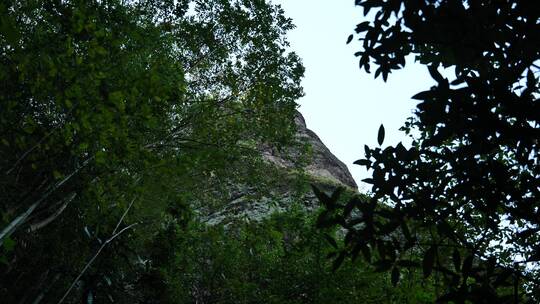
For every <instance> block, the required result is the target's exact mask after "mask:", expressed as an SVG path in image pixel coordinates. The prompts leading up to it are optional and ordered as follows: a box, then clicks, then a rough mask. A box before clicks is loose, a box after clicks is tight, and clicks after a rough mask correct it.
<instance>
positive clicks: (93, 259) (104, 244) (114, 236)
mask: <svg viewBox="0 0 540 304" xmlns="http://www.w3.org/2000/svg"><path fill="white" fill-rule="evenodd" d="M138 224H139V223H133V224H131V225H129V226H127V227H124V228H123V229H122V230H120V231H119V232H118V233H116V234H114V235H112V236H111V237H110V238H108V239H107V240H106V241H105V242H104V243H103V244H102V245H101V247H99V249H98V251H97V252H96V253H95V254H94V256H93V257H92V258H91V259H90V260H89V261H88V263H86V265H85V266H84V268H83V269H82V270H81V272H80V273H79V275H77V277H76V278H75V280H73V282H72V283H71V285H70V286H69V288H68V290H67V291H66V292H65V293H64V296H62V298H61V299H60V301H58V304H61V303H63V302H64V300H65V299H66V298H67V296H68V295H69V293H70V292H71V290H72V289H73V287H75V285H76V284H77V282H78V281H79V280H80V279H81V277H82V276H83V275H84V273H85V272H86V271H87V270H88V268H90V266H92V263H94V261H95V259H96V258H97V257H98V256H99V254H100V253H101V251H103V249H104V248H105V247H106V246H107V245H108V244H109V243H110V242H112V241H113V240H114V239H115V238H117V237H118V236H120V235H121V234H122V233H124V232H125V231H127V230H129V229H131V228H133V227H134V226H136V225H138Z"/></svg>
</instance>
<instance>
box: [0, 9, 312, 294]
mask: <svg viewBox="0 0 540 304" xmlns="http://www.w3.org/2000/svg"><path fill="white" fill-rule="evenodd" d="M291 28H292V23H291V21H290V20H289V19H287V18H285V17H284V16H283V12H282V10H281V9H279V7H276V6H273V5H270V4H268V3H266V2H265V1H258V0H248V1H237V0H231V1H224V0H213V1H188V0H186V1H120V0H106V1H82V0H72V1H59V0H51V1H35V0H29V1H2V3H0V64H1V69H0V88H1V90H0V108H1V111H0V130H1V131H0V132H1V139H0V193H1V194H0V199H1V202H2V203H0V215H1V217H0V243H1V244H2V247H1V249H0V250H1V252H0V259H1V262H2V265H1V266H0V282H1V283H0V286H1V287H0V298H2V299H3V301H6V302H10V303H11V302H18V303H27V302H34V301H35V302H36V303H37V302H40V301H54V300H58V299H61V298H62V296H63V295H66V296H67V297H66V299H65V300H66V301H78V299H77V298H78V297H82V298H83V299H85V301H88V302H90V301H92V299H93V298H94V296H95V295H94V294H93V293H92V290H94V289H95V288H96V287H97V286H114V288H111V290H117V291H120V290H125V288H126V286H122V282H123V281H125V277H124V275H125V274H126V273H132V272H130V271H131V270H130V267H132V264H133V260H134V259H136V257H137V251H138V250H139V249H140V248H141V247H140V246H141V244H143V243H144V242H145V240H146V238H147V237H149V236H151V235H152V231H153V230H155V229H157V227H159V226H160V224H161V221H162V217H163V214H164V213H165V212H170V213H174V214H175V215H176V217H178V218H184V219H187V218H189V210H190V209H191V207H192V206H191V205H190V203H191V202H192V201H193V200H194V199H198V200H199V201H205V200H207V201H209V200H211V199H212V198H214V197H216V196H218V193H219V191H220V187H223V185H226V184H227V183H230V182H233V181H239V180H241V181H250V180H253V182H256V180H257V179H253V176H262V174H258V175H257V174H255V172H256V170H258V169H259V168H261V166H260V158H259V156H258V155H259V153H258V151H257V149H256V147H253V146H246V145H245V144H244V143H245V142H247V141H253V142H256V143H261V144H262V143H268V144H274V145H277V146H279V145H284V144H287V143H288V142H289V141H291V137H292V134H293V131H294V125H293V117H294V109H295V107H296V104H295V100H296V99H297V98H298V97H299V96H301V95H302V89H301V87H300V85H299V82H300V78H301V77H302V74H303V67H302V65H301V63H300V60H299V58H298V57H297V56H296V55H295V54H294V53H287V52H285V47H286V46H287V42H286V40H285V38H284V35H285V33H286V31H287V30H289V29H291ZM218 186H220V187H218ZM207 189H213V191H207ZM214 190H215V191H214ZM87 266H89V268H88V267H87ZM79 275H82V276H81V277H80V278H79ZM69 286H72V287H73V288H74V290H75V291H76V292H73V293H72V294H70V292H69V290H68V288H69ZM66 290H67V292H66ZM120 294H121V292H118V293H117V294H110V295H109V296H107V298H109V297H110V298H114V299H116V298H118V297H119V295H120ZM107 301H109V300H107ZM110 301H112V300H110Z"/></svg>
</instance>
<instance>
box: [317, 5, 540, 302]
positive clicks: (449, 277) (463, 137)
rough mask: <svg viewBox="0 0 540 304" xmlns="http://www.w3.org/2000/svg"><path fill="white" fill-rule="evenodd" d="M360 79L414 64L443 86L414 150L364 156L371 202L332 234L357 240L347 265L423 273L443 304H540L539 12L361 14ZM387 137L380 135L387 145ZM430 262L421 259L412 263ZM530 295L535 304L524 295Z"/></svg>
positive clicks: (347, 215)
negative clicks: (440, 287) (438, 287)
mask: <svg viewBox="0 0 540 304" xmlns="http://www.w3.org/2000/svg"><path fill="white" fill-rule="evenodd" d="M356 5H359V6H362V7H363V9H364V15H367V14H368V13H370V11H371V10H374V11H375V13H374V14H370V15H369V16H370V19H369V20H366V21H363V22H361V23H359V24H358V25H357V27H356V29H355V32H356V33H355V34H353V35H351V36H349V38H348V40H347V43H350V42H351V41H353V39H354V38H355V37H359V40H360V41H361V49H360V51H358V52H357V53H356V54H355V56H357V57H359V65H360V68H363V69H364V70H365V71H366V72H368V73H369V72H370V70H371V67H372V66H375V78H377V77H378V76H379V75H381V76H382V78H383V79H384V80H386V79H387V77H388V75H389V74H390V73H391V72H392V71H394V70H398V69H400V68H402V67H404V66H405V63H406V57H407V56H409V55H414V56H415V58H416V60H417V61H419V62H420V63H421V64H423V65H426V67H427V69H428V70H429V73H430V74H431V76H432V78H433V79H434V80H435V81H436V85H434V86H433V87H431V88H430V89H428V90H426V91H423V92H420V93H418V94H416V95H415V96H413V97H412V98H413V99H415V100H419V101H420V103H419V104H418V105H417V108H416V111H415V113H414V116H413V117H411V118H409V119H408V120H407V122H406V123H405V125H404V127H403V129H402V130H404V131H405V132H406V133H407V134H409V135H410V136H411V137H412V138H413V144H412V147H411V148H409V149H407V148H405V147H404V146H403V145H402V144H401V143H400V144H398V145H396V146H389V147H385V148H384V149H383V148H382V147H377V148H370V147H367V146H366V148H365V158H364V159H360V160H358V161H357V162H355V163H356V164H358V165H362V166H365V167H366V168H367V169H371V170H372V178H368V179H365V180H364V182H367V183H369V184H372V190H371V191H372V198H371V200H368V201H366V200H360V199H352V200H351V201H350V202H349V203H348V204H343V205H340V204H337V203H335V199H333V198H332V197H330V196H328V195H326V194H324V193H321V192H318V194H319V196H320V198H321V200H322V202H323V203H324V204H325V205H326V206H327V211H326V212H325V213H323V214H322V216H321V218H320V221H319V224H320V225H333V224H338V225H341V226H343V227H344V228H345V229H346V230H347V235H346V237H345V239H344V244H343V246H342V250H343V254H344V255H349V256H353V257H355V256H357V255H358V254H359V253H360V252H362V253H363V255H364V256H365V257H366V258H368V259H369V257H370V256H371V255H373V256H374V261H372V263H373V265H374V266H376V267H377V268H378V269H379V270H381V271H391V272H392V274H393V277H394V278H395V282H398V280H399V278H400V269H402V268H409V267H420V268H423V272H424V275H425V276H426V277H428V276H430V275H431V274H432V272H434V273H435V274H437V276H439V277H441V278H442V280H443V282H445V290H444V292H443V293H442V294H441V295H440V298H439V301H441V302H444V301H450V300H451V301H454V302H456V303H464V302H466V301H471V302H475V303H506V302H514V303H517V302H521V301H529V302H534V301H538V300H539V299H540V298H539V297H540V294H539V290H540V284H539V283H540V281H538V277H539V274H540V273H539V266H540V265H539V263H538V261H540V242H539V232H540V213H539V212H540V158H539V153H540V146H539V145H540V141H539V139H540V101H539V99H538V97H539V94H538V93H539V85H538V77H537V74H538V72H539V69H540V67H539V66H538V62H539V61H538V60H539V59H540V23H539V22H538V20H539V18H540V8H539V7H538V6H537V5H534V4H533V3H532V2H531V1H519V0H509V1H487V0H486V1H484V0H478V1H462V0H441V1H435V0H433V1H431V0H388V1H380V0H357V1H356ZM383 140H384V128H383V127H382V126H381V128H380V130H379V134H378V142H379V145H382V144H383ZM411 252H415V253H421V254H422V256H423V258H422V259H414V258H412V257H411V255H410V253H411ZM524 291H525V293H524Z"/></svg>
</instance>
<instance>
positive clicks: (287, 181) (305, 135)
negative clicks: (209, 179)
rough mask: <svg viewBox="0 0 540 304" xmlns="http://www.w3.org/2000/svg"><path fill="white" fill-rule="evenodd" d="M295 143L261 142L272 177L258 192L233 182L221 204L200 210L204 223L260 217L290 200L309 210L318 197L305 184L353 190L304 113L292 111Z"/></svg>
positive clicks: (347, 174)
mask: <svg viewBox="0 0 540 304" xmlns="http://www.w3.org/2000/svg"><path fill="white" fill-rule="evenodd" d="M295 123H296V127H297V129H296V136H295V137H296V138H295V139H296V140H295V142H296V144H295V145H294V146H291V147H287V148H284V149H283V148H282V149H276V148H275V147H270V146H263V147H261V149H260V150H261V153H262V156H263V159H264V160H265V161H266V162H267V163H269V164H271V165H272V167H275V169H276V170H273V171H272V172H271V173H270V172H269V174H276V177H275V179H276V181H275V182H274V183H273V184H272V186H271V187H270V189H266V190H267V191H264V193H262V192H261V191H260V189H257V188H256V187H252V186H247V185H234V186H232V189H231V191H230V195H229V196H228V197H227V198H226V199H225V201H224V202H223V204H222V206H223V207H222V208H219V209H218V210H214V211H213V212H202V214H201V215H202V219H203V221H204V222H206V223H208V224H211V225H213V224H218V223H227V222H230V221H233V220H235V219H247V220H250V221H252V220H255V221H256V220H260V219H262V218H265V217H266V216H268V215H270V214H272V213H273V212H281V211H285V210H287V208H288V207H290V206H291V205H292V204H300V205H301V206H302V207H303V208H304V209H305V210H307V211H310V210H313V209H315V208H317V207H318V201H317V199H316V197H315V195H314V194H313V192H312V191H311V188H310V187H309V184H317V185H318V186H319V187H322V188H323V189H325V188H326V189H327V190H330V189H333V188H335V187H337V186H342V187H345V188H346V189H348V190H349V191H350V192H357V185H356V183H355V181H354V179H353V177H352V175H351V173H350V172H349V170H348V169H347V166H346V165H345V164H344V163H343V162H341V161H340V160H339V159H338V158H337V157H336V156H335V155H334V154H332V152H331V151H330V150H329V149H328V148H327V147H326V146H325V145H324V143H323V142H322V141H321V139H320V138H319V137H318V136H317V134H315V133H314V132H313V131H311V130H310V129H308V128H307V126H306V122H305V120H304V117H303V116H302V114H300V112H297V113H296V117H295Z"/></svg>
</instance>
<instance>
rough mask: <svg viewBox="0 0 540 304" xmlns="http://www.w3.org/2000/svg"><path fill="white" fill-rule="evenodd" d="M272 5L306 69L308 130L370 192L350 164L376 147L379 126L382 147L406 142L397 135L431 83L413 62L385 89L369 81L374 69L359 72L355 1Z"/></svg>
mask: <svg viewBox="0 0 540 304" xmlns="http://www.w3.org/2000/svg"><path fill="white" fill-rule="evenodd" d="M272 2H273V3H275V4H281V6H282V7H283V9H284V10H285V14H286V16H288V17H290V18H292V19H293V22H294V24H295V25H296V29H294V30H292V31H291V32H289V35H288V39H289V41H290V43H291V49H292V50H293V51H295V52H296V53H297V54H298V55H299V56H300V57H301V58H302V60H303V63H304V66H305V68H306V73H305V78H304V80H303V82H302V85H303V87H304V91H305V97H303V98H302V99H300V100H299V101H298V102H299V104H300V112H301V113H302V114H303V116H304V118H305V119H306V123H307V126H308V128H309V129H311V130H313V131H314V132H315V133H317V135H319V137H320V138H321V140H322V141H323V142H324V143H325V144H326V146H327V147H328V148H329V149H330V150H331V151H332V153H334V154H335V155H336V156H337V157H338V158H339V159H340V160H341V161H343V162H344V163H345V164H346V165H347V166H348V167H349V170H350V171H351V173H352V175H353V177H354V179H355V180H356V182H357V184H358V186H359V189H360V190H368V189H370V187H368V185H367V184H364V183H362V182H361V180H362V179H364V178H366V177H368V176H369V175H370V173H368V172H366V171H365V170H364V168H363V167H361V166H358V165H353V162H354V161H355V160H357V159H360V158H363V156H364V152H363V151H364V144H367V145H368V146H370V147H374V146H376V145H377V131H378V129H379V126H380V125H381V123H382V124H384V127H385V131H386V138H385V141H384V144H383V145H387V144H397V143H398V142H400V141H402V142H403V143H404V144H406V143H407V142H410V140H408V138H407V137H406V136H405V134H404V133H403V132H401V131H399V130H398V129H399V128H400V127H401V126H402V125H403V123H404V122H405V120H406V118H407V117H409V116H411V114H412V110H413V109H414V107H415V106H416V102H415V101H414V100H412V99H411V98H410V97H411V96H413V95H415V94H416V93H418V92H420V91H424V90H427V89H429V88H430V87H431V86H432V85H433V84H434V82H433V80H432V79H431V77H430V76H429V73H428V72H427V69H426V68H425V67H423V66H420V65H419V64H414V61H413V60H410V61H408V62H407V66H406V68H405V69H403V70H399V71H396V72H393V73H392V74H390V76H389V78H388V81H387V82H386V83H385V82H383V80H382V78H380V77H379V78H377V79H376V80H375V79H373V72H374V71H375V69H374V67H373V66H372V74H367V73H365V72H364V71H363V70H362V71H361V70H360V69H359V68H358V59H357V58H356V57H354V55H353V54H354V53H355V52H356V51H358V50H359V49H360V42H358V41H356V40H353V42H351V43H350V44H349V45H346V41H347V37H348V36H349V34H352V33H353V31H354V28H355V27H356V24H358V23H360V22H361V21H363V20H362V19H363V18H364V17H363V12H362V8H361V7H355V6H354V0H332V1H330V0H273V1H272Z"/></svg>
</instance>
